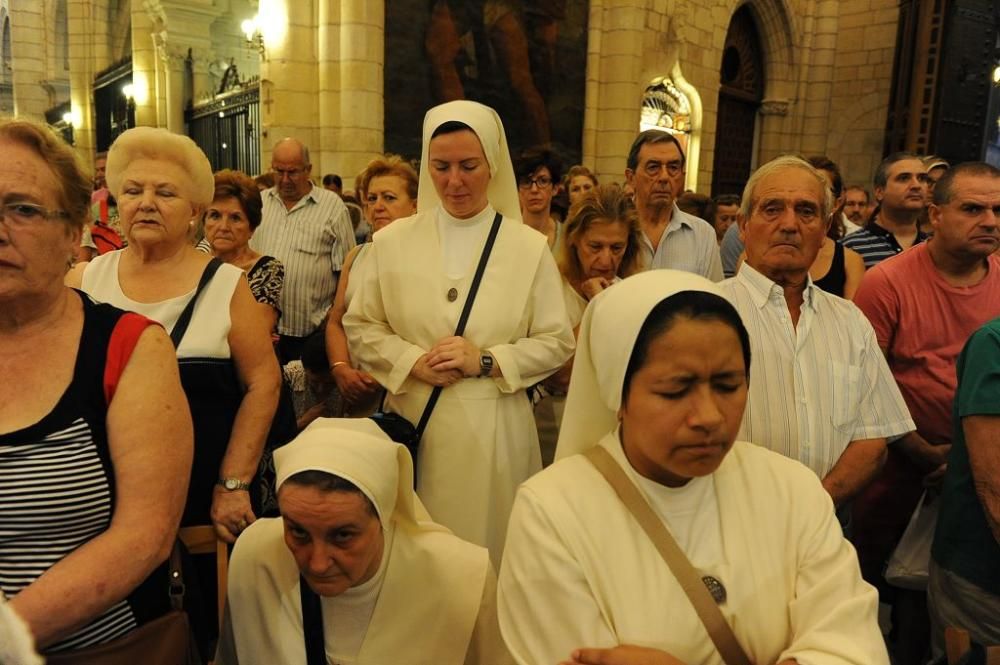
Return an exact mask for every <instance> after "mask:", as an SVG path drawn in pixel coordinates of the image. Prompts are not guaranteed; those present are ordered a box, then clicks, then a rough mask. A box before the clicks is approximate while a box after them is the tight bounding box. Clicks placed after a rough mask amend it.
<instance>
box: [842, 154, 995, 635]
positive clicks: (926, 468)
mask: <svg viewBox="0 0 1000 665" xmlns="http://www.w3.org/2000/svg"><path fill="white" fill-rule="evenodd" d="M929 212H930V222H931V225H932V227H933V229H934V235H933V237H932V238H931V239H930V240H928V241H927V242H925V243H921V244H919V245H917V246H916V247H913V248H912V249H910V250H907V251H906V252H903V253H902V254H900V255H899V256H898V257H895V258H893V259H890V260H888V261H885V262H883V263H880V264H879V265H878V266H876V267H875V268H873V269H871V270H869V271H868V272H867V273H866V274H865V277H864V279H863V280H862V282H861V287H860V288H859V289H858V292H857V294H856V296H855V299H854V302H855V304H857V306H858V307H860V308H861V311H863V312H864V313H865V315H866V316H867V317H868V319H869V320H870V321H871V322H872V325H873V326H874V328H875V334H876V336H877V337H878V344H879V346H880V347H881V348H882V350H883V351H884V352H885V355H886V357H887V358H888V360H889V367H890V368H891V369H892V373H893V375H894V376H895V378H896V383H898V384H899V387H900V390H901V391H902V393H903V397H904V398H905V399H906V403H907V404H908V405H909V407H910V413H912V414H913V419H914V420H915V421H916V424H917V427H916V431H914V432H910V433H909V434H907V435H906V436H904V437H902V438H901V439H899V440H898V441H896V442H894V443H893V444H892V445H891V446H890V447H889V459H888V461H887V463H886V466H885V469H884V470H883V472H882V475H881V476H880V477H879V478H878V480H877V481H876V482H874V483H872V485H871V486H870V487H869V488H868V490H867V491H866V492H865V494H864V496H862V497H861V498H860V500H859V501H858V504H857V505H856V522H857V526H858V527H859V531H858V536H859V539H858V541H857V542H856V545H857V548H858V555H859V558H860V560H861V567H862V573H864V574H865V577H866V579H868V580H869V581H878V580H879V579H880V577H881V570H882V566H883V564H884V562H885V560H886V559H887V558H888V556H889V555H890V553H891V552H892V549H893V547H894V546H895V543H896V541H898V539H899V537H900V535H901V534H902V532H903V530H904V529H905V528H906V524H907V522H908V520H909V518H910V515H911V514H912V512H913V509H914V508H915V506H916V504H917V501H918V500H919V498H920V496H921V493H922V492H923V490H924V488H925V487H927V486H935V485H939V484H940V482H941V479H942V478H943V476H944V473H945V470H946V469H947V461H948V459H949V451H950V449H951V442H952V436H953V429H952V428H953V426H954V424H955V423H953V422H952V404H953V402H954V398H955V389H956V386H957V378H956V374H955V364H956V361H957V359H958V355H959V352H960V351H961V350H962V347H963V345H964V344H965V343H966V340H968V338H969V336H970V335H972V333H973V332H975V331H976V330H977V329H978V328H979V327H980V326H982V325H983V324H985V323H986V322H987V321H989V320H991V319H993V318H995V317H996V316H998V315H1000V257H997V256H995V255H994V254H993V253H994V252H995V251H996V250H997V248H998V247H1000V226H998V216H1000V170H997V169H996V168H995V167H993V166H990V165H988V164H984V163H981V162H969V163H966V164H959V165H958V166H956V167H954V168H953V169H950V170H949V171H947V172H946V173H945V174H944V175H943V176H941V179H940V180H939V181H938V183H937V185H936V186H935V187H934V201H933V203H932V204H931V206H930V210H929ZM924 620H925V621H926V619H924ZM905 634H906V635H910V634H912V633H905Z"/></svg>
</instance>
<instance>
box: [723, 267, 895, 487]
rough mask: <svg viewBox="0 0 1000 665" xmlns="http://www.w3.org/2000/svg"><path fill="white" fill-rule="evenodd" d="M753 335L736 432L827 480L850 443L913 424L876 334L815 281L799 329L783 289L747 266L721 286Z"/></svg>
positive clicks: (807, 294)
mask: <svg viewBox="0 0 1000 665" xmlns="http://www.w3.org/2000/svg"><path fill="white" fill-rule="evenodd" d="M719 286H720V288H721V289H722V291H723V293H725V294H726V296H727V297H728V298H729V299H730V301H732V303H733V305H734V306H735V307H736V309H737V311H739V313H740V317H741V318H742V319H743V323H744V325H745V326H746V327H747V331H748V332H749V334H750V347H751V353H752V358H753V362H752V363H751V368H750V391H749V396H748V399H747V408H746V411H745V412H744V414H743V422H742V424H741V426H740V433H739V436H738V438H739V439H742V440H744V441H752V442H753V443H756V444H759V445H762V446H764V447H766V448H769V449H770V450H773V451H775V452H778V453H781V454H782V455H785V456H786V457H790V458H792V459H797V460H799V461H800V462H802V463H803V464H805V465H806V466H808V467H809V468H811V469H812V470H813V471H815V472H816V475H818V476H819V477H820V478H824V477H825V476H826V474H827V473H829V472H830V469H832V468H833V466H834V465H835V464H836V463H837V460H838V459H840V455H841V453H843V452H844V449H845V448H847V444H849V443H850V442H852V441H857V440H861V439H876V438H888V437H894V436H898V435H901V434H905V433H906V432H910V431H912V430H914V429H915V426H914V424H913V420H912V419H911V418H910V414H909V411H907V408H906V403H905V402H904V401H903V397H902V395H901V394H900V392H899V388H898V387H897V386H896V382H895V381H894V380H893V378H892V374H891V373H890V371H889V366H888V365H887V364H886V361H885V358H884V357H883V356H882V351H881V350H880V349H879V346H878V343H877V342H876V340H875V331H874V330H873V329H872V326H871V324H870V323H869V322H868V319H866V318H865V317H864V315H863V314H862V313H861V311H860V310H859V309H858V308H857V307H855V306H854V304H853V303H851V302H849V301H847V300H844V299H843V298H838V297H837V296H834V295H831V294H829V293H826V292H824V291H822V290H820V289H819V288H818V287H816V286H815V285H814V284H813V283H812V280H811V279H810V280H809V283H808V286H807V287H806V292H805V302H804V303H803V305H802V311H801V314H800V316H799V321H798V326H793V325H792V318H791V314H790V313H789V311H788V305H787V303H786V301H785V296H784V292H783V290H782V288H781V287H780V286H779V285H778V284H776V283H774V282H772V281H771V280H770V279H768V278H767V277H765V276H764V275H762V274H760V273H759V272H757V271H756V270H754V269H753V268H751V267H750V266H749V265H747V264H744V265H743V267H742V268H741V269H740V271H739V273H737V275H736V277H734V278H732V279H727V280H726V281H724V282H722V284H720V285H719Z"/></svg>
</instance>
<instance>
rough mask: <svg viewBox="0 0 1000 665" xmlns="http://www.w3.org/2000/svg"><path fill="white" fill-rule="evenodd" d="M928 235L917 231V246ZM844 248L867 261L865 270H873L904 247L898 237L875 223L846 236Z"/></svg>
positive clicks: (914, 242) (915, 241) (915, 242)
mask: <svg viewBox="0 0 1000 665" xmlns="http://www.w3.org/2000/svg"><path fill="white" fill-rule="evenodd" d="M927 237H928V236H927V234H926V233H923V232H921V231H920V229H919V228H918V229H917V237H916V239H915V240H914V241H913V244H914V245H916V244H917V243H919V242H923V241H924V240H927ZM844 247H847V248H850V249H853V250H854V251H855V252H857V253H858V254H860V255H861V258H862V259H864V261H865V268H866V269H867V268H871V267H872V266H874V265H877V264H879V263H881V262H882V261H884V260H886V259H888V258H889V257H891V256H896V255H897V254H899V253H900V252H902V251H903V246H902V245H900V244H899V241H898V240H896V236H894V235H893V234H892V232H891V231H888V230H887V229H884V228H882V227H881V226H879V225H878V224H876V223H875V222H871V223H870V224H868V226H866V227H865V228H863V229H861V230H860V231H855V232H854V233H852V234H850V235H848V236H844Z"/></svg>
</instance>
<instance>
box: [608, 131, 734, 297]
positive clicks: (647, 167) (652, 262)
mask: <svg viewBox="0 0 1000 665" xmlns="http://www.w3.org/2000/svg"><path fill="white" fill-rule="evenodd" d="M626 165H627V166H626V169H625V181H626V185H627V186H628V188H629V189H631V190H633V191H634V192H635V207H636V210H637V212H638V213H639V227H640V228H641V229H642V234H641V236H642V245H641V251H642V254H643V257H644V264H645V266H646V267H647V268H650V269H652V268H673V269H674V270H686V271H687V272H693V273H695V274H697V275H702V276H703V277H707V278H708V279H711V280H713V281H716V282H718V281H720V280H722V277H723V275H722V260H721V259H720V258H719V246H718V244H717V243H716V240H715V229H714V228H713V227H712V225H711V224H709V223H708V222H706V221H705V220H704V219H701V218H700V217H695V216H694V215H689V214H687V213H686V212H683V211H682V210H681V209H680V208H678V207H677V203H676V199H677V197H678V196H680V195H681V194H682V193H683V191H684V166H685V159H684V151H683V150H682V149H681V144H680V143H679V142H678V141H677V139H676V138H675V137H674V136H673V134H670V133H669V132H666V131H663V130H659V129H647V130H646V131H644V132H642V133H640V134H639V136H637V137H636V138H635V141H633V142H632V148H631V149H630V150H629V153H628V160H627V162H626Z"/></svg>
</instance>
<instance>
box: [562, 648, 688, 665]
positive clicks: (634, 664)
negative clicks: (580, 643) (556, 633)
mask: <svg viewBox="0 0 1000 665" xmlns="http://www.w3.org/2000/svg"><path fill="white" fill-rule="evenodd" d="M572 658H573V660H567V661H565V662H563V663H561V664H560V665H684V663H683V662H681V661H679V660H677V659H676V658H674V657H673V656H671V655H670V654H669V653H667V652H666V651H660V650H659V649H649V648H646V647H637V646H631V645H628V644H623V645H621V646H617V647H614V648H613V649H577V650H576V651H574V652H573V654H572Z"/></svg>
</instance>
